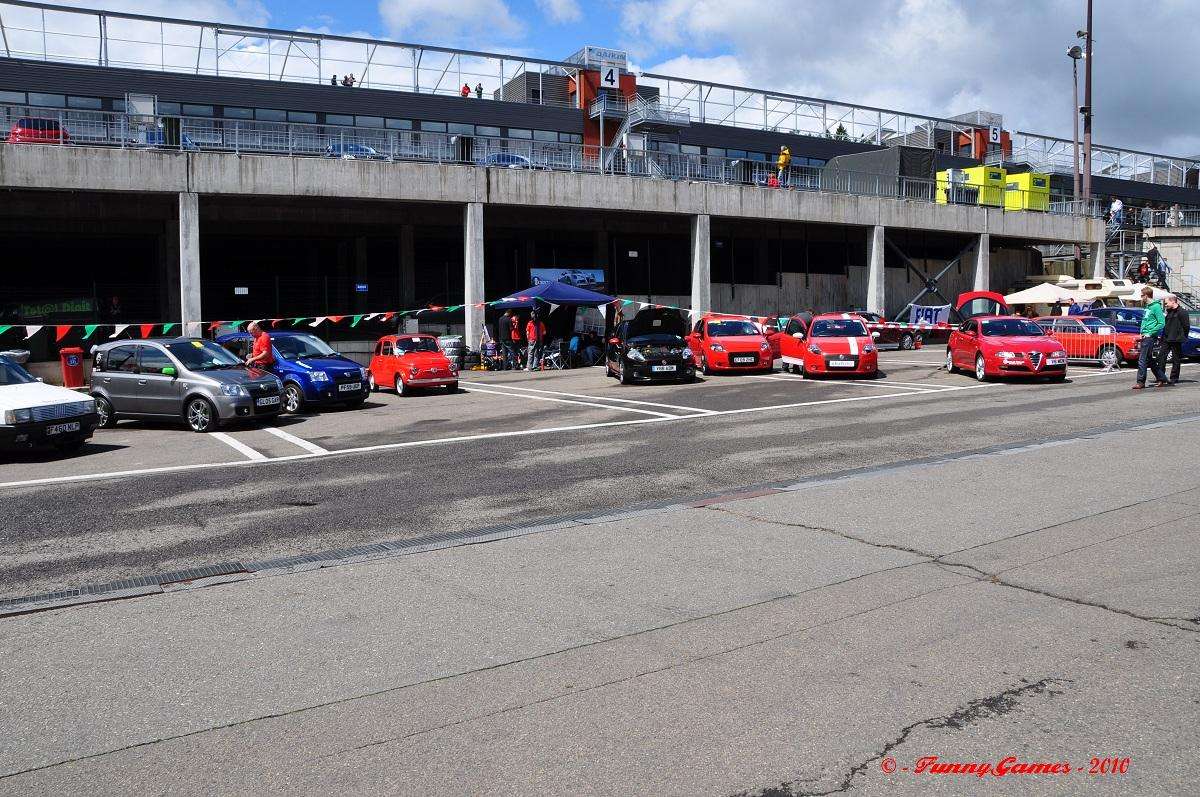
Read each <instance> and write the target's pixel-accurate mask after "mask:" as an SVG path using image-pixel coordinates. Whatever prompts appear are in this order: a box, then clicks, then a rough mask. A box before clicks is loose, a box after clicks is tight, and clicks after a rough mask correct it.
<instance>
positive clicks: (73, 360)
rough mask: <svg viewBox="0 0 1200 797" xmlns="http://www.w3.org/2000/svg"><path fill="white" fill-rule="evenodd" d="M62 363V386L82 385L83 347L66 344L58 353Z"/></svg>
mask: <svg viewBox="0 0 1200 797" xmlns="http://www.w3.org/2000/svg"><path fill="white" fill-rule="evenodd" d="M58 359H59V361H60V362H61V363H62V378H63V387H83V349H81V348H79V347H78V346H68V347H67V348H65V349H63V350H61V351H60V352H59V353H58Z"/></svg>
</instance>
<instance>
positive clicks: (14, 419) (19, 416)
mask: <svg viewBox="0 0 1200 797" xmlns="http://www.w3.org/2000/svg"><path fill="white" fill-rule="evenodd" d="M32 420H33V410H30V409H24V410H5V411H4V424H5V425H6V426H12V425H13V424H14V423H29V422H30V421H32Z"/></svg>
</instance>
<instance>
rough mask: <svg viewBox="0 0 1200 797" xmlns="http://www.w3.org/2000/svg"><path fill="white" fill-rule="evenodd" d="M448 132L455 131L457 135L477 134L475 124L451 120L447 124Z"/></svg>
mask: <svg viewBox="0 0 1200 797" xmlns="http://www.w3.org/2000/svg"><path fill="white" fill-rule="evenodd" d="M446 132H448V133H453V134H455V135H456V136H473V135H475V125H464V124H458V123H457V122H451V123H450V124H449V125H447V126H446Z"/></svg>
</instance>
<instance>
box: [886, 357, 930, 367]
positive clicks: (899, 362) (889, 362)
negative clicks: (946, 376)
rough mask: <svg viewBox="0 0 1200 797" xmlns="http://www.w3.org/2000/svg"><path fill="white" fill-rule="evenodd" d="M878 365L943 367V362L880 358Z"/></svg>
mask: <svg viewBox="0 0 1200 797" xmlns="http://www.w3.org/2000/svg"><path fill="white" fill-rule="evenodd" d="M879 364H880V365H945V364H946V361H945V360H893V359H890V358H889V359H887V360H885V359H884V358H882V357H880V358H879Z"/></svg>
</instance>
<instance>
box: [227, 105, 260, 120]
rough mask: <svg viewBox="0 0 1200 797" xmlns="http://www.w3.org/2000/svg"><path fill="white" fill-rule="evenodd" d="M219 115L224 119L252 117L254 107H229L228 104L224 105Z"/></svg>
mask: <svg viewBox="0 0 1200 797" xmlns="http://www.w3.org/2000/svg"><path fill="white" fill-rule="evenodd" d="M221 115H222V116H224V117H225V118H226V119H253V118H254V109H253V108H230V107H229V106H228V105H226V106H225V109H224V111H223V112H222V114H221Z"/></svg>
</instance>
